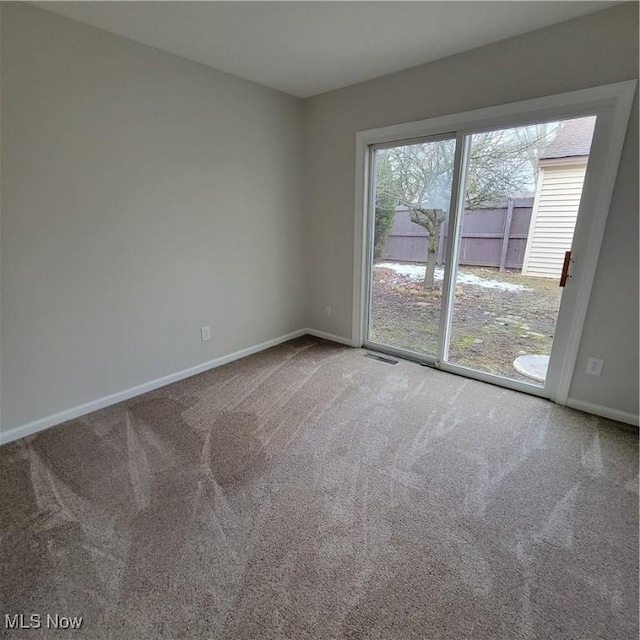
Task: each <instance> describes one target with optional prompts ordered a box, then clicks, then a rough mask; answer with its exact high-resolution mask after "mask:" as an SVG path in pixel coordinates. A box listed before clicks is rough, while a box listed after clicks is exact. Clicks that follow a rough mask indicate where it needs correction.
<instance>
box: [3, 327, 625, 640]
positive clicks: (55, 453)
mask: <svg viewBox="0 0 640 640" xmlns="http://www.w3.org/2000/svg"><path fill="white" fill-rule="evenodd" d="M0 473H1V476H0V509H1V513H2V523H1V527H0V530H1V538H0V554H1V558H0V559H1V561H2V565H1V567H2V569H1V570H2V576H1V578H2V579H1V589H0V596H1V598H0V607H1V610H0V617H1V618H2V619H1V620H0V636H3V634H4V636H3V637H10V638H49V637H81V638H87V639H89V638H90V639H91V640H94V639H95V640H99V639H101V638H114V639H115V638H118V639H124V640H143V639H144V640H146V639H150V640H155V639H158V638H162V639H165V638H172V639H177V638H190V639H191V638H193V639H197V640H205V639H209V638H215V639H219V638H220V639H222V638H224V639H229V640H231V639H233V640H236V639H238V640H262V639H274V638H291V639H295V640H303V639H314V640H315V639H318V640H320V639H322V640H337V639H341V638H348V639H356V638H358V639H374V638H375V639H380V640H382V639H384V640H387V639H388V640H410V639H414V638H416V639H417V638H419V639H421V640H422V639H428V640H439V639H445V638H446V639H452V640H454V639H455V640H462V639H466V638H469V639H471V638H472V639H474V640H485V639H486V640H499V639H504V640H520V639H522V640H529V639H533V638H541V639H542V638H544V639H550V638H553V639H555V638H558V639H562V640H568V639H576V640H577V639H580V640H588V639H596V638H598V639H605V640H618V639H620V640H621V639H624V640H628V639H629V638H636V637H637V636H638V435H637V432H633V431H630V430H627V429H623V428H621V427H620V425H617V424H616V423H614V422H610V421H608V420H604V419H599V418H595V417H590V416H587V415H585V414H582V413H578V412H574V411H571V410H567V409H563V408H560V407H558V406H555V405H553V404H551V403H549V402H546V401H544V400H540V399H537V398H534V397H530V396H526V395H523V394H518V393H515V392H511V391H507V390H503V389H499V388H497V387H492V386H490V385H485V384H482V383H480V382H474V381H471V380H466V379H464V378H461V377H456V376H453V375H449V374H445V373H442V372H438V371H433V370H430V369H428V368H424V367H421V366H419V365H416V364H412V363H407V362H400V363H399V364H397V365H389V364H385V363H381V362H378V361H376V360H373V359H370V358H366V357H364V352H363V351H361V350H356V349H349V348H346V347H341V346H338V345H335V344H331V343H328V342H324V341H321V340H317V339H315V338H309V337H307V338H301V339H299V340H295V341H292V342H289V343H287V344H284V345H281V346H279V347H276V348H273V349H270V350H268V351H265V352H263V353H260V354H257V355H254V356H251V357H249V358H246V359H244V360H241V361H238V362H235V363H232V364H229V365H227V366H225V367H222V368H219V369H216V370H213V371H210V372H208V373H204V374H201V375H199V376H196V377H193V378H191V379H189V380H185V381H183V382H179V383H176V384H173V385H171V386H168V387H165V388H163V389H160V390H158V391H155V392H152V393H149V394H146V395H144V396H140V397H138V398H135V399H133V400H131V401H129V402H126V403H122V404H120V405H117V406H114V407H111V408H109V409H105V410H103V411H98V412H96V413H93V414H91V415H88V416H86V417H84V418H82V419H80V420H76V421H73V422H69V423H66V424H64V425H60V426H58V427H55V428H52V429H50V430H48V431H45V432H42V433H40V434H38V435H35V436H32V437H30V438H27V439H26V440H22V441H19V442H15V443H12V444H9V445H6V446H4V447H2V448H0ZM5 613H8V614H11V615H14V614H16V613H23V614H26V615H27V616H28V615H30V614H40V615H41V616H43V617H42V625H43V627H44V626H46V618H45V617H44V616H45V615H46V614H47V613H48V614H51V615H55V614H59V615H61V616H82V618H83V624H82V628H81V630H80V631H68V630H67V631H64V632H63V631H57V632H53V631H52V630H47V629H45V628H40V629H38V630H23V631H11V630H7V629H5V627H6V620H5V615H4V614H5ZM25 623H28V620H27V619H26V618H25Z"/></svg>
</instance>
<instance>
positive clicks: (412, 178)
mask: <svg viewBox="0 0 640 640" xmlns="http://www.w3.org/2000/svg"><path fill="white" fill-rule="evenodd" d="M455 151H456V138H455V136H445V137H438V138H426V139H422V140H419V141H413V142H411V143H408V144H398V145H389V146H381V147H377V148H374V149H373V150H372V160H373V163H372V167H373V176H374V185H375V186H374V197H373V207H372V211H371V215H372V216H373V231H374V233H373V251H372V263H371V265H370V266H371V278H370V282H371V290H370V292H371V297H370V313H369V323H368V329H369V332H368V336H367V337H368V340H370V341H371V342H374V343H378V344H381V345H385V346H387V347H390V348H395V349H400V350H403V351H409V352H413V353H416V354H422V355H426V356H430V357H432V358H434V359H435V358H437V357H438V352H439V336H440V328H441V321H442V310H443V306H442V285H443V281H444V271H445V266H444V265H443V263H442V246H441V240H442V237H443V235H444V234H445V233H446V228H447V224H448V222H449V220H450V207H451V193H452V186H453V174H454V159H455ZM392 233H393V235H391V234H392Z"/></svg>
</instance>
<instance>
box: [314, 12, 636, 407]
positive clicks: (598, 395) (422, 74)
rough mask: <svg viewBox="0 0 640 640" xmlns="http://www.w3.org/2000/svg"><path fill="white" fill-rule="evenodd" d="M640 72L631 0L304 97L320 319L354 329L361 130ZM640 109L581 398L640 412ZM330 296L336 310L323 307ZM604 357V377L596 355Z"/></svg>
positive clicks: (607, 241)
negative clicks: (595, 371)
mask: <svg viewBox="0 0 640 640" xmlns="http://www.w3.org/2000/svg"><path fill="white" fill-rule="evenodd" d="M637 77H638V5H637V3H627V4H623V5H619V6H616V7H613V8H611V9H608V10H606V11H604V12H599V13H595V14H591V15H588V16H585V17H583V18H579V19H576V20H571V21H568V22H565V23H561V24H558V25H554V26H552V27H548V28H545V29H541V30H538V31H535V32H531V33H529V34H525V35H523V36H518V37H517V38H513V39H509V40H504V41H502V42H499V43H496V44H493V45H489V46H486V47H482V48H480V49H476V50H474V51H469V52H466V53H463V54H460V55H456V56H452V57H449V58H446V59H443V60H439V61H436V62H433V63H430V64H427V65H423V66H419V67H415V68H413V69H409V70H407V71H403V72H399V73H395V74H392V75H388V76H385V77H383V78H378V79H376V80H372V81H369V82H365V83H362V84H358V85H354V86H352V87H348V88H346V89H341V90H338V91H333V92H330V93H326V94H323V95H320V96H317V97H314V98H310V99H308V100H307V101H306V102H305V115H306V119H307V157H308V167H307V171H308V174H307V176H308V202H309V203H310V207H309V209H308V224H309V238H310V240H311V242H310V246H309V269H310V273H309V277H310V286H309V291H310V300H309V317H310V326H312V327H314V328H316V329H319V330H322V331H326V332H329V333H333V334H336V335H339V336H343V337H350V336H351V309H352V300H353V291H352V288H353V287H352V276H353V206H354V204H353V202H354V164H355V156H354V151H355V134H356V132H357V131H361V130H365V129H370V128H374V127H382V126H386V125H391V124H396V123H400V122H407V121H412V120H420V119H424V118H429V117H435V116H440V115H445V114H451V113H456V112H460V111H466V110H470V109H476V108H481V107H486V106H490V105H497V104H501V103H507V102H514V101H518V100H525V99H528V98H535V97H539V96H544V95H550V94H554V93H561V92H565V91H570V90H573V89H582V88H586V87H591V86H595V85H600V84H607V83H610V82H617V81H621V80H628V79H632V78H637ZM637 121H638V110H637V104H636V106H635V107H634V109H633V111H632V114H631V125H630V127H629V130H628V133H627V138H626V143H625V148H624V151H623V157H622V164H621V168H620V172H619V175H618V179H617V182H616V187H615V194H614V197H613V202H612V207H611V212H610V215H609V219H608V222H607V228H606V232H605V238H604V244H603V247H602V255H601V257H600V260H599V262H598V268H597V274H596V281H595V285H594V290H593V296H592V299H591V302H590V305H589V315H588V320H587V324H586V327H585V332H584V336H583V340H582V343H581V347H580V355H579V359H578V362H577V365H576V371H575V373H574V379H573V385H572V389H571V397H572V398H573V399H575V400H581V401H585V402H591V403H596V404H600V405H603V406H605V407H609V408H614V409H618V410H620V411H626V412H630V413H633V414H637V412H638V366H637V357H638V183H637V175H638V126H637ZM325 306H331V307H332V310H333V313H332V316H331V317H329V318H327V317H325V316H324V308H325ZM589 355H592V356H597V357H601V358H606V361H607V362H606V365H605V366H606V369H605V374H604V375H603V376H602V377H601V378H594V377H590V376H587V375H586V374H585V373H584V370H585V368H586V358H587V357H588V356H589Z"/></svg>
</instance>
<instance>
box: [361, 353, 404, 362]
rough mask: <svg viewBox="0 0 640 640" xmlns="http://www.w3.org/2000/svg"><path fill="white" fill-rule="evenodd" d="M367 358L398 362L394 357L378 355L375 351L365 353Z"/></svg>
mask: <svg viewBox="0 0 640 640" xmlns="http://www.w3.org/2000/svg"><path fill="white" fill-rule="evenodd" d="M364 357H365V358H373V359H374V360H379V361H380V362H386V363H387V364H398V361H397V360H394V359H393V358H385V357H384V356H379V355H376V354H375V353H365V354H364Z"/></svg>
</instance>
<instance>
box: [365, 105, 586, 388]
mask: <svg viewBox="0 0 640 640" xmlns="http://www.w3.org/2000/svg"><path fill="white" fill-rule="evenodd" d="M594 126H595V117H587V118H578V119H573V120H566V121H563V122H553V123H543V124H539V125H531V126H527V127H517V128H511V129H505V130H499V131H490V132H485V133H479V134H474V135H472V136H470V137H469V139H468V142H467V144H468V162H467V164H466V191H465V193H464V212H463V214H462V215H461V219H460V222H459V230H458V234H457V273H456V278H455V283H454V285H453V287H454V295H453V304H452V306H451V308H450V323H451V324H450V326H451V332H450V342H449V345H448V357H447V360H448V361H449V362H452V363H455V364H458V365H461V366H464V367H468V368H471V369H474V370H477V371H483V372H487V373H492V374H496V375H500V376H503V377H507V378H510V379H512V380H519V381H523V382H527V383H529V384H535V385H542V384H544V380H545V376H546V369H547V366H548V361H549V354H550V352H551V345H552V342H553V336H554V332H555V325H556V320H557V316H558V311H559V307H560V300H561V294H562V289H561V288H560V287H559V279H560V274H561V270H562V265H563V260H564V254H565V251H567V250H569V249H570V248H571V243H572V240H573V232H574V228H575V224H576V220H577V214H578V206H579V202H580V196H581V193H582V183H583V181H584V175H585V172H586V166H587V161H588V155H589V150H590V145H591V138H592V136H593V130H594ZM454 153H455V141H454V140H451V139H447V140H433V141H429V140H428V141H425V142H423V143H417V144H416V143H414V144H409V145H400V146H397V147H390V148H384V149H378V150H376V152H375V179H376V191H375V194H376V208H375V216H376V217H375V238H374V263H373V265H372V273H371V291H370V295H371V299H370V322H369V336H368V337H369V340H371V341H372V342H375V343H378V344H383V345H387V346H392V347H396V348H399V349H402V350H406V351H411V352H416V353H419V354H423V355H430V356H432V357H437V354H438V353H439V351H438V347H439V345H438V336H439V332H440V323H441V321H442V320H443V318H442V317H441V316H442V313H441V310H442V306H443V304H444V301H443V300H442V295H443V290H442V289H443V278H444V270H445V269H446V268H447V246H448V243H447V240H448V237H447V234H448V211H449V201H450V197H451V187H452V182H453V158H454Z"/></svg>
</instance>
